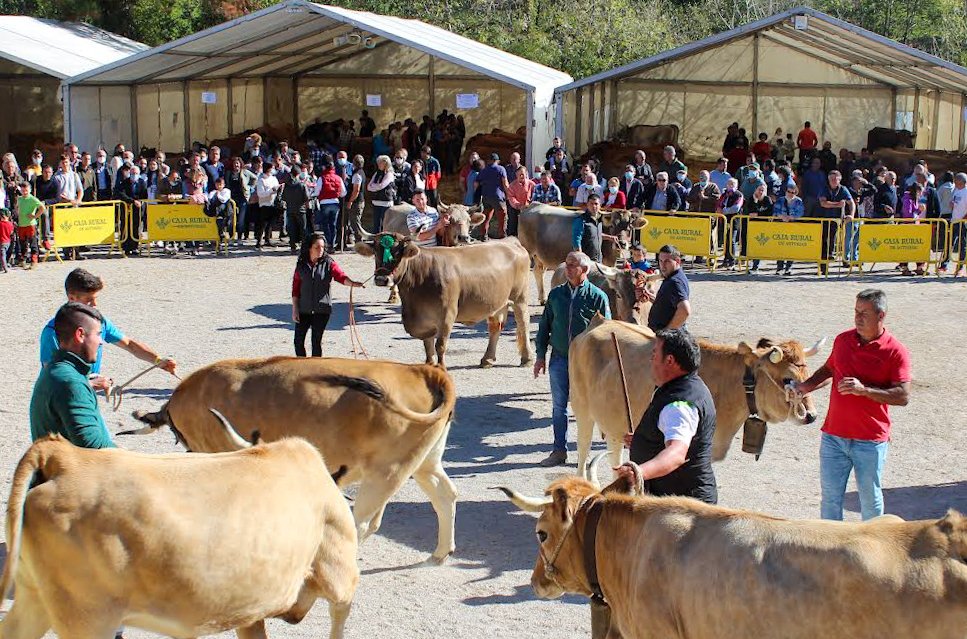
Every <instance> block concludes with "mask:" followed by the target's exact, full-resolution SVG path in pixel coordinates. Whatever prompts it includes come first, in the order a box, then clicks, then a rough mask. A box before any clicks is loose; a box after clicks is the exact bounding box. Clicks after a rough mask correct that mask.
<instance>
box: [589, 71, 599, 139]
mask: <svg viewBox="0 0 967 639" xmlns="http://www.w3.org/2000/svg"><path fill="white" fill-rule="evenodd" d="M599 86H600V85H597V84H592V85H591V87H590V88H591V91H590V95H589V96H588V113H587V117H588V147H590V146H591V145H592V144H594V143H595V142H596V140H595V139H594V108H595V107H596V106H597V101H596V100H595V97H597V94H598V88H599Z"/></svg>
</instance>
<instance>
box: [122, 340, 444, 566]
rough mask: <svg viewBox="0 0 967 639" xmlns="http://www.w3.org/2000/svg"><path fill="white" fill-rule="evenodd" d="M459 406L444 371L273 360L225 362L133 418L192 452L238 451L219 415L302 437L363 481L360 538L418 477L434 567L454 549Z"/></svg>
mask: <svg viewBox="0 0 967 639" xmlns="http://www.w3.org/2000/svg"><path fill="white" fill-rule="evenodd" d="M455 402H456V392H455V389H454V385H453V380H451V379H450V376H449V375H447V373H446V372H445V371H443V370H441V369H440V368H437V367H435V366H425V365H418V366H414V365H407V364H399V363H396V362H384V361H375V360H354V359H339V358H318V357H313V358H308V359H306V358H297V357H269V358H264V359H236V360H225V361H222V362H217V363H215V364H211V365H210V366H206V367H205V368H202V369H200V370H198V371H195V372H194V373H192V374H191V375H190V376H188V377H187V378H185V381H183V382H181V383H180V384H179V385H178V387H177V388H176V389H175V392H174V394H172V396H171V398H170V399H169V400H168V402H167V403H166V404H165V405H164V406H163V407H162V408H161V410H160V411H158V412H156V413H147V414H144V413H135V417H137V418H138V419H140V420H141V421H143V422H146V423H148V424H150V426H149V427H148V428H145V429H142V431H140V432H142V433H146V432H154V431H156V430H157V429H158V428H160V427H161V426H165V425H167V426H170V427H171V429H172V430H173V431H174V432H175V435H176V437H178V438H179V440H180V441H181V442H182V443H184V445H185V446H186V447H187V448H188V449H189V450H192V451H196V452H218V451H226V450H236V449H237V448H238V445H237V443H236V442H235V441H233V440H232V439H231V438H230V437H226V436H225V431H224V429H222V428H219V427H218V424H217V423H215V421H214V420H213V419H212V418H211V415H210V414H208V408H209V407H210V406H211V407H215V408H217V409H218V410H219V411H221V412H222V413H223V414H224V415H225V416H226V417H227V418H228V419H229V420H231V422H232V423H233V424H235V425H236V426H237V427H238V428H239V429H240V432H242V433H250V432H252V431H253V430H255V429H258V430H259V432H260V433H261V436H262V438H263V439H264V440H265V441H275V440H278V439H282V438H284V437H302V438H304V439H306V440H308V441H309V442H311V443H312V444H314V445H315V446H316V448H318V449H319V452H321V453H322V456H323V457H324V458H325V459H326V461H327V462H328V463H329V464H330V465H331V466H333V467H339V466H346V467H347V468H348V469H349V471H348V473H347V474H346V476H345V477H344V478H343V479H342V481H341V482H340V484H341V485H346V484H353V483H356V482H358V483H359V492H358V493H357V495H356V501H355V504H354V506H353V516H354V517H355V519H356V523H357V530H358V534H359V540H360V542H362V541H364V540H365V539H366V538H367V537H368V536H369V535H371V534H373V533H374V532H376V531H377V530H378V529H379V526H380V523H381V522H382V518H383V509H384V508H385V507H386V502H387V501H389V499H390V498H391V497H392V496H393V495H395V494H396V493H397V491H399V489H400V487H401V486H402V485H403V483H404V482H405V481H406V480H407V479H408V478H410V477H413V479H415V480H416V483H417V484H418V485H419V486H420V488H421V489H422V490H423V492H424V493H426V495H427V497H429V499H430V503H431V504H433V510H435V511H436V514H437V519H438V521H439V531H438V537H437V547H436V550H434V551H433V560H434V561H443V560H445V559H446V557H447V556H448V555H450V554H451V553H452V552H453V550H454V548H455V542H454V530H453V526H454V517H455V513H456V503H457V491H456V488H455V487H454V485H453V483H452V482H451V481H450V479H449V478H448V477H447V475H446V472H444V470H443V463H442V458H443V451H444V448H445V447H446V442H447V434H448V432H449V430H450V420H451V418H452V415H453V408H454V404H455Z"/></svg>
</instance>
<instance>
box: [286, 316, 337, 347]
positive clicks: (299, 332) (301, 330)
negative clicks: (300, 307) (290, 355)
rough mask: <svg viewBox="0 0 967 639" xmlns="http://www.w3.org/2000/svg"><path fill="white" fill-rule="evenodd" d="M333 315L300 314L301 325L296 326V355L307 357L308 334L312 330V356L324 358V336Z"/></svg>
mask: <svg viewBox="0 0 967 639" xmlns="http://www.w3.org/2000/svg"><path fill="white" fill-rule="evenodd" d="M330 315H331V313H299V323H298V324H296V325H295V354H296V356H297V357H305V356H306V333H308V332H309V329H310V328H311V329H312V356H313V357H322V334H323V333H325V332H326V325H327V324H329V316H330Z"/></svg>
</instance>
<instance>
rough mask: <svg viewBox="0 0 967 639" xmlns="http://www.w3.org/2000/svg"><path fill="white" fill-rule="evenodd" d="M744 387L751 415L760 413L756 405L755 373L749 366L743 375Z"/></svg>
mask: <svg viewBox="0 0 967 639" xmlns="http://www.w3.org/2000/svg"><path fill="white" fill-rule="evenodd" d="M742 388H744V389H745V401H746V404H748V406H749V416H750V417H755V416H757V415H758V414H759V411H758V410H757V409H756V405H755V373H754V372H753V371H752V368H750V367H749V366H746V367H745V375H744V376H743V377H742Z"/></svg>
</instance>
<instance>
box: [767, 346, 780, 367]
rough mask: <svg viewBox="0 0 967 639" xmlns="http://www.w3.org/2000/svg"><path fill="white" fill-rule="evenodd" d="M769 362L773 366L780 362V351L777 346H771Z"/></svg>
mask: <svg viewBox="0 0 967 639" xmlns="http://www.w3.org/2000/svg"><path fill="white" fill-rule="evenodd" d="M769 361H770V362H772V363H773V364H778V363H779V362H781V361H782V349H781V348H779V347H778V346H773V347H772V348H771V349H770V350H769Z"/></svg>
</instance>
